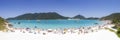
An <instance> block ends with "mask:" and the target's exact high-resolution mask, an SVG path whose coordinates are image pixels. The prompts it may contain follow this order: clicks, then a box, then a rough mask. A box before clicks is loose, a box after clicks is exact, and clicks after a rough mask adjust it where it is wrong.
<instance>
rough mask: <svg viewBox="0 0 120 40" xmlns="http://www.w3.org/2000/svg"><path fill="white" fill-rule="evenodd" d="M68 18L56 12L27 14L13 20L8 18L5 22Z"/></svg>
mask: <svg viewBox="0 0 120 40" xmlns="http://www.w3.org/2000/svg"><path fill="white" fill-rule="evenodd" d="M67 18H68V17H64V16H61V15H59V14H58V13H56V12H47V13H27V14H23V15H20V16H17V17H15V18H8V19H7V20H38V19H39V20H41V19H67Z"/></svg>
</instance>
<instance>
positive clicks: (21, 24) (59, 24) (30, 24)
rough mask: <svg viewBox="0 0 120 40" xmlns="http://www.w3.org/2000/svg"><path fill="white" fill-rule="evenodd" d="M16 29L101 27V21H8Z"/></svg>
mask: <svg viewBox="0 0 120 40" xmlns="http://www.w3.org/2000/svg"><path fill="white" fill-rule="evenodd" d="M8 22H9V23H11V24H12V25H13V27H15V28H41V29H58V28H61V29H64V28H80V27H91V26H96V25H101V24H102V21H100V20H8Z"/></svg>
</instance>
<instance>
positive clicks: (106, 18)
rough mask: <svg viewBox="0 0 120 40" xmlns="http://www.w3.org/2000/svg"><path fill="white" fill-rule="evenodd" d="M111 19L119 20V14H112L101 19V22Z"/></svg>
mask: <svg viewBox="0 0 120 40" xmlns="http://www.w3.org/2000/svg"><path fill="white" fill-rule="evenodd" d="M113 19H119V20H120V13H112V14H110V15H108V16H105V17H102V18H101V20H113Z"/></svg>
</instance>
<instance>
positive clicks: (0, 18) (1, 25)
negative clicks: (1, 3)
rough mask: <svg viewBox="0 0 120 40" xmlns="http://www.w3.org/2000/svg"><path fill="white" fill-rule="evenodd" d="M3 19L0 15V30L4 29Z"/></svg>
mask: <svg viewBox="0 0 120 40" xmlns="http://www.w3.org/2000/svg"><path fill="white" fill-rule="evenodd" d="M5 22H6V21H5V20H4V19H3V18H2V17H0V30H4V29H6V27H5V25H6V24H5Z"/></svg>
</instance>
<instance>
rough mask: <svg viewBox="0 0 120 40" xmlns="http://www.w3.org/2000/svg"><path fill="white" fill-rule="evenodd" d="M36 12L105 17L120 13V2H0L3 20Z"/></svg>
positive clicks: (40, 0) (85, 0) (101, 0)
mask: <svg viewBox="0 0 120 40" xmlns="http://www.w3.org/2000/svg"><path fill="white" fill-rule="evenodd" d="M35 12H38V13H39V12H57V13H59V14H60V15H63V16H68V17H73V16H75V15H78V14H80V15H83V16H85V17H103V16H106V15H109V14H111V13H114V12H120V0H0V16H1V17H3V18H9V17H15V16H18V15H22V14H25V13H35Z"/></svg>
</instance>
